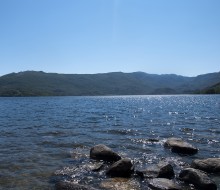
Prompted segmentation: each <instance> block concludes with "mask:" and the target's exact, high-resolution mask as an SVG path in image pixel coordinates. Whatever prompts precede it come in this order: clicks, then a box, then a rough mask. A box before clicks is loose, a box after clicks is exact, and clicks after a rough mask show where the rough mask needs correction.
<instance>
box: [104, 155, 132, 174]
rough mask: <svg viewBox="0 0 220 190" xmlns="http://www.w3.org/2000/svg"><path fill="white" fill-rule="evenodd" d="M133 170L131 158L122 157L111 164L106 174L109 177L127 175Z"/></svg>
mask: <svg viewBox="0 0 220 190" xmlns="http://www.w3.org/2000/svg"><path fill="white" fill-rule="evenodd" d="M133 170H134V168H133V164H132V163H131V160H130V159H128V158H124V159H121V160H119V161H117V162H115V163H114V164H113V165H111V166H110V168H109V169H108V170H107V172H106V174H107V175H109V176H111V177H129V176H130V175H131V174H132V172H133Z"/></svg>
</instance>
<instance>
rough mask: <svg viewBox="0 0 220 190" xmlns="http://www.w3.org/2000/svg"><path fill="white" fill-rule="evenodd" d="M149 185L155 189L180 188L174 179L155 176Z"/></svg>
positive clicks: (170, 189)
mask: <svg viewBox="0 0 220 190" xmlns="http://www.w3.org/2000/svg"><path fill="white" fill-rule="evenodd" d="M148 185H149V187H150V188H151V189H155V190H180V189H181V188H180V187H179V186H178V185H177V184H176V183H174V181H172V180H169V179H166V178H155V179H152V180H150V181H149V184H148Z"/></svg>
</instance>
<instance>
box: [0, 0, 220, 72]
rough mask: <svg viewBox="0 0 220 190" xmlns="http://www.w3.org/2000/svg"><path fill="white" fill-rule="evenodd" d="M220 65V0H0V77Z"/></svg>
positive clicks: (183, 69)
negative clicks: (41, 72)
mask: <svg viewBox="0 0 220 190" xmlns="http://www.w3.org/2000/svg"><path fill="white" fill-rule="evenodd" d="M25 70H36V71H45V72H57V73H79V74H80V73H106V72H115V71H122V72H135V71H143V72H146V73H154V74H169V73H174V74H180V75H185V76H196V75H198V74H204V73H210V72H218V71H220V0H0V75H4V74H7V73H11V72H19V71H25Z"/></svg>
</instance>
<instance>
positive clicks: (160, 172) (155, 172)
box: [136, 161, 174, 179]
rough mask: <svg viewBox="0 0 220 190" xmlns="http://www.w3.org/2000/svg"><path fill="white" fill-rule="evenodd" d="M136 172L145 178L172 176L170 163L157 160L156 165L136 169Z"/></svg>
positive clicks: (169, 177)
mask: <svg viewBox="0 0 220 190" xmlns="http://www.w3.org/2000/svg"><path fill="white" fill-rule="evenodd" d="M136 173H137V174H138V175H139V176H141V177H147V178H168V179H171V178H173V177H174V171H173V167H172V166H171V164H169V163H167V162H162V161H161V162H159V164H157V165H153V166H150V167H148V168H146V169H145V170H137V171H136Z"/></svg>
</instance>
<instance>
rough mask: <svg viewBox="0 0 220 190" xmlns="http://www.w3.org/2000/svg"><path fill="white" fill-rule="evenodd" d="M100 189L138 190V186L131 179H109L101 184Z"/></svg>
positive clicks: (137, 183)
mask: <svg viewBox="0 0 220 190" xmlns="http://www.w3.org/2000/svg"><path fill="white" fill-rule="evenodd" d="M100 187H101V188H104V189H108V190H140V189H141V188H140V184H139V182H137V181H136V180H134V179H131V178H120V177H116V178H110V179H106V180H104V181H102V182H101V184H100Z"/></svg>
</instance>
